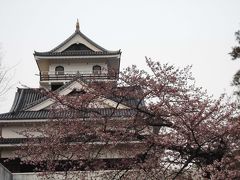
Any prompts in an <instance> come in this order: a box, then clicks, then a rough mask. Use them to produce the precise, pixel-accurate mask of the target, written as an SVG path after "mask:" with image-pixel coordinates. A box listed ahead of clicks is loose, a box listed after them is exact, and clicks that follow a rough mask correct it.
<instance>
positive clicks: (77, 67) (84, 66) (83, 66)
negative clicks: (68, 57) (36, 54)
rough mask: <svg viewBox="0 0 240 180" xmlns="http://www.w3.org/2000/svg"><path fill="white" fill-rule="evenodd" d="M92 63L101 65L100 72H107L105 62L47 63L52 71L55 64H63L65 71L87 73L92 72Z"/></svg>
mask: <svg viewBox="0 0 240 180" xmlns="http://www.w3.org/2000/svg"><path fill="white" fill-rule="evenodd" d="M94 65H99V66H101V67H102V70H103V71H102V73H107V64H106V63H104V62H88V63H87V62H85V63H83V62H79V63H78V62H67V63H66V62H62V61H59V62H53V63H51V64H50V65H49V71H50V72H54V71H55V68H56V67H57V66H63V67H64V71H65V72H66V73H67V72H77V71H79V72H80V73H81V72H82V73H85V74H89V73H92V68H93V66H94Z"/></svg>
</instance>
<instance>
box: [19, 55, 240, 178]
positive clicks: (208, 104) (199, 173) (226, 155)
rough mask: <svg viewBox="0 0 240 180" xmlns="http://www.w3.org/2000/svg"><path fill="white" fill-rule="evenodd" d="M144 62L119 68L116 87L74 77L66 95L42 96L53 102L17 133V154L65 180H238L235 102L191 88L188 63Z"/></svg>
mask: <svg viewBox="0 0 240 180" xmlns="http://www.w3.org/2000/svg"><path fill="white" fill-rule="evenodd" d="M146 63H147V66H148V67H149V69H150V70H149V71H145V70H139V69H138V68H137V67H136V66H132V67H129V68H126V69H125V70H124V71H122V72H121V73H120V77H119V82H118V86H116V84H115V83H111V82H105V83H96V82H95V83H94V82H84V81H85V80H84V79H82V80H81V81H82V82H84V83H83V87H82V89H75V90H74V91H73V92H72V93H71V94H70V95H68V96H59V95H58V94H57V93H55V92H44V93H46V96H49V97H51V98H52V99H54V101H55V102H56V103H55V104H54V105H52V106H51V107H50V110H49V111H50V113H49V120H48V121H47V122H46V123H43V124H42V125H41V126H36V127H34V128H32V129H31V130H28V131H26V132H22V133H23V134H24V135H25V136H26V137H27V138H28V141H27V142H26V144H25V145H24V146H22V148H21V150H20V151H19V152H18V155H20V156H21V158H22V159H24V161H25V163H29V164H32V165H34V166H36V168H37V169H36V170H37V171H44V175H46V176H48V177H49V176H55V175H56V173H57V172H61V173H62V174H61V175H62V176H64V177H65V178H66V179H67V178H73V177H75V178H76V179H79V178H80V177H81V178H83V176H84V173H85V172H98V173H95V175H99V176H104V179H193V178H194V179H200V178H208V179H234V178H235V179H238V178H239V177H240V174H239V172H238V168H239V167H238V163H237V162H238V160H239V153H238V151H239V139H240V138H239V136H240V126H239V123H240V121H239V117H238V112H237V110H238V109H237V108H236V105H235V103H233V102H231V99H230V98H227V97H225V95H222V96H221V97H219V98H218V99H214V98H213V97H212V96H209V95H208V94H207V92H206V91H205V90H203V89H202V88H199V87H196V85H195V80H194V78H193V77H192V74H191V71H190V70H191V67H190V66H187V67H185V68H182V69H181V68H176V67H174V66H172V65H168V64H161V63H159V62H154V61H152V60H151V59H148V58H146ZM109 99H110V100H111V101H109ZM112 102H114V103H112ZM109 103H112V104H111V105H110V104H109ZM32 132H38V135H37V136H36V134H35V135H33V133H32ZM103 170H106V171H103Z"/></svg>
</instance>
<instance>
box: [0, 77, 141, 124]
mask: <svg viewBox="0 0 240 180" xmlns="http://www.w3.org/2000/svg"><path fill="white" fill-rule="evenodd" d="M76 88H86V89H88V85H87V83H86V82H85V81H84V79H80V78H79V77H76V78H75V79H73V80H72V81H70V82H68V83H66V84H65V85H63V86H62V87H60V88H59V89H57V90H55V91H54V93H60V94H63V95H67V94H70V93H71V92H73V91H74V89H76ZM116 89H120V91H122V90H123V91H134V90H136V89H137V88H136V87H116ZM88 90H89V89H88ZM42 91H43V89H42V88H32V89H31V88H18V90H17V92H16V95H15V99H14V103H13V105H12V108H11V110H10V112H9V113H4V114H0V120H17V119H47V118H49V111H48V110H47V109H46V108H47V107H48V106H49V105H51V104H53V103H55V101H53V100H52V99H51V98H50V97H48V96H46V95H44V93H42ZM102 100H103V101H104V102H106V104H110V105H109V108H98V109H96V110H97V111H99V112H100V114H102V115H107V114H111V113H112V112H113V111H114V114H113V116H117V117H119V116H130V115H131V114H132V113H133V112H134V111H133V110H132V109H131V107H134V106H137V105H138V104H139V103H141V105H144V104H143V102H140V101H139V100H138V99H134V98H133V97H125V96H124V97H123V98H122V97H116V96H111V95H110V96H109V97H105V98H103V99H102ZM118 103H120V104H118ZM117 104H118V108H119V107H120V109H115V106H116V105H117ZM129 107H130V108H129ZM114 109H115V110H114ZM89 112H90V111H89ZM85 115H86V114H85Z"/></svg>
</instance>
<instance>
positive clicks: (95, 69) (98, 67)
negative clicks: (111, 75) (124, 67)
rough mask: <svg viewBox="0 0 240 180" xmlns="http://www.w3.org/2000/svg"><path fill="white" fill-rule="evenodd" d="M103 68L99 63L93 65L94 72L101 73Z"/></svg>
mask: <svg viewBox="0 0 240 180" xmlns="http://www.w3.org/2000/svg"><path fill="white" fill-rule="evenodd" d="M101 70H102V68H101V66H99V65H95V66H93V74H95V75H99V74H101Z"/></svg>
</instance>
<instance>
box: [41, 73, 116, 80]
mask: <svg viewBox="0 0 240 180" xmlns="http://www.w3.org/2000/svg"><path fill="white" fill-rule="evenodd" d="M74 77H81V78H84V79H92V80H94V79H96V80H104V79H110V80H114V79H116V78H117V77H118V74H117V73H108V72H101V71H96V72H80V71H41V72H40V81H55V80H62V81H65V80H72V79H73V78H74Z"/></svg>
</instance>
